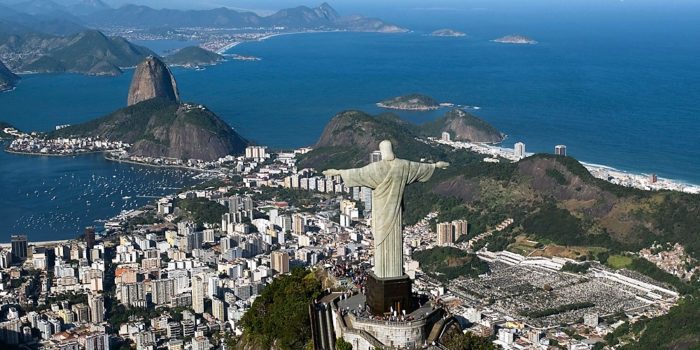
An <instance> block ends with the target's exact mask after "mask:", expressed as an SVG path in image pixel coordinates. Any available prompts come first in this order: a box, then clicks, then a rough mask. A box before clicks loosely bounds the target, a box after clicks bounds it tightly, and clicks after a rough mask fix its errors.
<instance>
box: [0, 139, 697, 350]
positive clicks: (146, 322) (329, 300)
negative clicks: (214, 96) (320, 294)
mask: <svg viewBox="0 0 700 350" xmlns="http://www.w3.org/2000/svg"><path fill="white" fill-rule="evenodd" d="M302 152H303V150H297V151H296V152H289V153H268V152H267V150H265V149H264V148H251V149H250V150H249V152H247V154H246V155H245V156H241V157H231V158H229V159H228V160H226V162H225V164H226V165H227V166H228V167H230V168H231V169H235V170H233V171H234V173H235V174H236V177H237V178H238V181H236V182H228V181H222V179H226V177H225V176H220V175H219V174H217V173H214V172H212V173H209V181H210V183H211V184H212V185H207V186H200V187H197V188H193V189H184V190H182V191H180V192H179V193H177V194H174V195H169V196H165V197H162V198H158V199H155V200H154V203H153V205H152V206H147V207H144V208H140V209H139V210H133V211H126V212H123V213H121V214H120V215H118V216H116V217H114V218H111V219H109V220H107V222H106V223H105V225H104V227H105V229H104V230H102V231H100V230H93V229H87V230H86V231H85V232H84V233H83V235H81V237H80V238H79V239H77V240H68V241H58V242H45V243H31V242H28V240H27V237H26V236H19V235H18V236H13V237H12V239H11V242H10V244H9V245H8V246H7V247H5V248H2V249H0V267H1V268H2V276H3V280H4V281H5V282H7V281H12V282H11V283H5V284H4V285H5V286H8V287H7V288H6V289H5V290H4V293H5V295H6V299H7V300H11V302H10V303H8V308H7V310H8V312H7V314H5V315H4V316H3V318H2V319H0V338H1V339H2V341H4V342H5V343H7V344H20V343H22V344H23V343H29V344H34V345H36V346H37V347H43V348H51V349H80V350H82V349H110V348H112V349H114V348H115V346H116V344H131V346H132V347H135V348H136V349H137V350H140V349H149V350H150V349H152V350H155V349H157V348H160V347H162V348H168V349H182V350H186V349H206V350H211V349H213V348H214V347H219V346H221V343H220V339H222V337H238V336H240V335H241V334H242V333H243V331H244V329H243V326H242V321H241V320H242V317H243V315H245V313H246V312H248V310H250V309H251V306H252V305H253V302H254V301H255V299H256V297H258V296H260V295H261V294H262V293H263V292H264V291H265V289H266V288H267V287H268V286H269V285H270V284H271V283H274V281H275V279H277V278H280V277H282V276H285V275H288V274H290V273H291V272H292V271H293V270H294V269H296V268H302V269H311V270H313V271H315V272H316V273H318V274H321V275H324V276H327V277H328V280H327V281H326V282H327V283H328V286H329V287H330V288H331V290H332V291H334V293H331V294H328V295H325V297H324V298H323V299H322V300H319V301H318V303H316V304H313V305H312V304H310V305H312V310H314V313H312V322H317V323H314V325H317V326H318V327H317V326H314V327H317V328H318V329H320V328H319V327H320V326H323V327H322V328H323V329H325V330H326V331H324V332H321V333H317V334H315V335H314V339H315V341H318V342H323V343H324V344H326V347H325V348H333V347H332V346H331V345H333V344H335V342H336V340H335V339H337V337H341V336H342V337H343V338H344V339H349V340H351V343H352V344H353V349H368V348H370V347H369V346H370V345H368V344H370V343H371V342H368V341H367V339H368V338H367V337H366V336H362V335H361V334H364V333H362V332H363V331H364V332H374V333H372V334H373V337H375V339H377V340H378V341H380V342H386V343H385V344H387V343H391V342H392V341H396V342H398V341H399V340H398V338H397V337H400V336H401V334H403V333H401V332H404V331H406V330H410V332H411V334H412V335H410V336H408V337H404V338H401V340H400V344H404V345H406V346H409V347H410V346H415V347H418V345H419V344H418V343H420V344H423V343H424V339H427V338H426V337H429V336H430V334H431V333H433V332H438V333H440V334H442V333H445V332H449V331H450V329H457V328H455V327H458V328H459V329H463V330H466V331H468V332H471V333H473V334H478V335H484V336H492V337H493V338H492V339H494V340H493V342H494V344H498V345H500V346H501V347H502V348H504V349H544V348H546V346H547V344H553V343H554V342H555V341H556V342H557V343H558V344H562V345H564V346H566V347H569V348H583V347H582V346H583V345H581V344H583V343H582V340H581V339H579V338H583V339H584V341H588V344H589V345H590V344H593V343H595V342H596V341H598V340H597V339H600V338H602V337H604V336H605V335H606V334H608V333H610V332H612V331H613V330H614V329H615V326H616V324H615V323H614V322H611V317H612V316H613V315H617V314H619V312H620V310H624V311H625V313H626V314H628V315H629V316H630V317H642V316H646V317H655V316H658V315H661V314H664V313H665V312H667V311H668V309H669V308H670V307H671V305H673V304H674V303H675V301H676V300H677V299H678V297H679V295H678V293H677V292H676V291H674V290H672V289H670V288H667V287H666V286H663V285H661V284H660V283H657V282H655V281H652V280H650V279H648V278H645V277H643V276H640V275H638V274H634V273H630V272H628V271H618V270H611V269H610V268H608V267H606V266H603V265H601V264H597V263H588V265H586V269H587V272H585V273H583V274H572V273H570V272H565V271H562V269H563V267H564V265H566V264H574V265H576V266H579V265H581V264H582V262H581V261H577V260H573V259H569V258H560V257H544V256H536V255H532V256H525V255H520V254H515V253H512V252H508V251H498V252H491V251H489V250H488V249H485V248H484V244H483V242H484V241H489V240H492V239H493V238H497V237H499V235H502V234H503V232H506V231H507V230H511V229H513V228H514V227H517V226H518V225H519V223H518V222H517V220H516V219H513V218H505V219H504V220H503V221H502V222H501V223H500V224H498V225H495V226H493V227H488V228H485V229H477V230H473V229H471V223H470V222H469V221H467V220H466V219H467V218H466V217H463V218H458V219H456V220H450V221H446V220H445V221H439V220H438V217H439V213H437V212H433V213H430V214H428V216H426V217H425V218H424V219H423V220H422V221H420V222H419V223H417V224H416V225H412V226H407V227H405V229H404V235H405V239H404V241H403V247H402V248H403V249H402V250H403V252H404V263H403V266H404V272H405V274H406V275H407V276H409V277H410V278H411V281H412V292H413V293H414V294H415V295H416V296H417V297H418V298H419V300H421V302H420V304H419V305H416V307H415V308H410V309H408V310H407V312H406V314H402V313H396V314H391V313H389V314H387V315H382V316H378V315H373V314H371V313H367V312H366V310H365V309H364V308H362V307H361V305H364V303H365V302H366V299H363V298H364V296H363V295H364V294H362V293H363V291H367V288H368V286H367V284H366V283H367V273H368V271H369V270H368V269H369V268H371V266H372V265H373V264H374V263H375V256H374V253H373V250H372V248H371V247H372V246H373V244H374V237H373V233H372V231H371V220H372V212H371V211H370V209H369V208H368V207H367V205H368V204H370V203H371V201H372V194H371V190H370V191H365V190H364V189H363V188H361V187H346V186H344V184H343V182H342V180H341V179H340V178H338V177H325V176H323V175H322V174H320V173H318V172H316V171H315V170H313V169H299V168H297V167H296V162H295V159H296V157H297V155H299V154H302ZM368 161H371V162H377V161H381V156H380V154H379V153H371V154H370V156H369V157H368ZM214 213H215V214H214ZM477 224H478V223H477ZM472 231H474V232H472ZM535 243H536V242H535ZM535 243H533V244H535ZM437 249H446V250H444V251H442V253H441V254H447V255H445V256H448V257H449V256H451V255H449V254H456V253H454V252H455V251H456V252H461V253H459V254H457V255H454V256H451V257H449V258H448V260H447V265H446V267H439V266H438V267H436V265H433V264H434V263H435V262H434V261H427V260H421V259H417V258H415V256H416V254H418V253H420V252H427V253H430V252H433V251H439V250H437ZM639 255H640V256H641V257H644V258H645V259H647V260H648V261H651V262H653V263H654V264H656V265H658V266H660V267H661V268H663V269H664V270H665V271H668V272H669V273H671V274H674V275H677V276H679V278H684V279H687V278H688V276H690V275H692V274H693V273H694V271H690V272H688V270H687V269H685V267H686V266H687V265H688V264H692V263H693V262H692V260H691V258H690V257H689V256H688V255H687V254H686V253H685V252H684V250H683V248H682V246H654V247H652V248H650V249H649V250H643V251H641V252H639ZM471 257H473V258H471ZM468 259H477V260H476V261H480V262H481V263H483V264H486V265H487V269H485V270H484V271H486V272H478V273H473V274H472V273H466V272H469V270H460V271H463V274H458V275H451V274H450V275H446V276H449V278H444V276H443V275H442V274H445V273H451V272H450V271H452V270H450V269H460V268H461V266H462V265H464V266H471V267H470V268H476V267H474V266H476V265H465V264H468V263H469V260H468ZM436 268H437V269H443V270H439V271H442V272H439V273H436V272H435V271H437V270H434V269H436ZM480 268H483V266H481V267H480ZM10 286H12V287H10ZM309 302H310V303H312V301H311V300H310V301H309ZM19 310H22V312H19ZM333 320H335V321H333ZM439 320H444V322H438V321H439ZM377 322H380V323H385V322H386V324H385V326H383V327H377ZM615 322H616V321H615ZM561 324H567V327H565V328H561V327H562V326H560V325H561ZM435 327H437V328H435ZM401 329H403V331H400V330H401ZM331 330H332V331H331ZM563 330H566V332H569V333H570V334H574V335H575V336H572V335H569V333H563ZM353 332H356V333H353ZM572 332H573V333H572ZM363 339H364V340H363ZM319 344H320V343H319ZM396 344H399V343H396ZM411 344H412V345H411ZM589 349H590V347H589Z"/></svg>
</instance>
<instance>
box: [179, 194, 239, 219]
mask: <svg viewBox="0 0 700 350" xmlns="http://www.w3.org/2000/svg"><path fill="white" fill-rule="evenodd" d="M176 206H177V207H178V208H180V209H182V210H185V211H187V212H188V216H189V218H190V219H192V220H193V221H194V222H195V223H197V224H198V225H203V224H206V223H210V224H214V223H218V222H221V216H222V215H224V214H225V213H227V212H228V208H226V207H225V206H223V205H221V204H219V203H216V202H212V201H210V200H208V199H206V198H187V199H182V200H179V201H177V202H176Z"/></svg>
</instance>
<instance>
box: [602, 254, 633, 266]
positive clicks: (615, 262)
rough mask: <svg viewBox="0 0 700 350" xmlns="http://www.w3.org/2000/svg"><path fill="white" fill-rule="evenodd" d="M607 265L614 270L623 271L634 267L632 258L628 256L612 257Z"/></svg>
mask: <svg viewBox="0 0 700 350" xmlns="http://www.w3.org/2000/svg"><path fill="white" fill-rule="evenodd" d="M607 264H608V266H610V267H612V268H614V269H622V268H625V267H629V266H630V265H632V258H631V257H629V256H627V255H619V254H618V255H610V256H609V257H608V259H607Z"/></svg>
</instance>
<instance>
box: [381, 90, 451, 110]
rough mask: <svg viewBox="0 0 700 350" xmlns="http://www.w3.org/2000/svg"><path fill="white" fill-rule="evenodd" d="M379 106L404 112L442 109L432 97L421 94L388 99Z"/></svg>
mask: <svg viewBox="0 0 700 350" xmlns="http://www.w3.org/2000/svg"><path fill="white" fill-rule="evenodd" d="M377 106H378V107H381V108H387V109H398V110H403V111H430V110H435V109H438V108H440V104H439V103H438V102H437V101H435V100H434V99H433V98H432V97H430V96H426V95H421V94H410V95H403V96H398V97H394V98H390V99H386V100H383V101H380V102H378V103H377Z"/></svg>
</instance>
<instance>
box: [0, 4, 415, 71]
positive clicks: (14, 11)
mask: <svg viewBox="0 0 700 350" xmlns="http://www.w3.org/2000/svg"><path fill="white" fill-rule="evenodd" d="M114 27H129V28H141V29H144V30H151V31H169V30H170V29H168V28H171V29H172V28H183V27H208V28H251V27H252V28H272V27H274V28H276V29H275V30H276V31H301V30H347V31H362V32H387V33H393V32H403V31H406V29H404V28H401V27H398V26H395V25H391V24H387V23H385V22H383V21H382V20H379V19H376V18H368V17H363V16H341V15H339V14H338V13H337V12H336V11H335V10H334V9H333V8H332V7H331V6H330V5H328V4H327V3H324V4H322V5H320V6H318V7H315V8H310V7H306V6H299V7H295V8H290V9H283V10H280V11H278V12H276V13H274V14H272V15H270V16H259V15H257V14H255V13H253V12H244V11H236V10H232V9H228V8H217V9H211V10H170V9H153V8H150V7H148V6H140V5H124V6H122V7H120V8H116V9H115V8H111V7H109V6H108V5H106V4H105V3H104V2H102V1H100V0H83V1H81V2H79V3H77V4H74V5H71V6H63V5H61V4H58V3H56V2H53V1H51V0H28V1H25V2H20V3H15V4H12V5H7V4H0V61H2V62H4V64H5V65H6V66H7V67H8V68H9V69H10V70H11V71H13V72H15V73H25V72H32V73H60V72H71V73H81V74H90V75H118V74H121V68H124V67H133V66H135V65H136V64H138V63H139V62H140V61H141V60H143V59H144V58H145V57H147V56H149V55H153V52H151V51H150V50H148V49H146V48H144V47H141V46H138V45H134V44H131V43H129V42H128V41H127V40H126V39H124V38H120V37H108V36H105V35H104V34H102V32H100V31H99V30H100V29H101V28H114ZM220 59H221V57H218V56H214V55H207V54H206V53H204V52H201V51H199V50H196V49H192V48H190V49H187V50H183V51H182V52H180V53H179V54H175V55H173V56H172V57H170V58H169V61H170V63H171V64H178V65H195V66H196V65H200V64H212V63H216V62H217V61H219V60H220Z"/></svg>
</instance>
